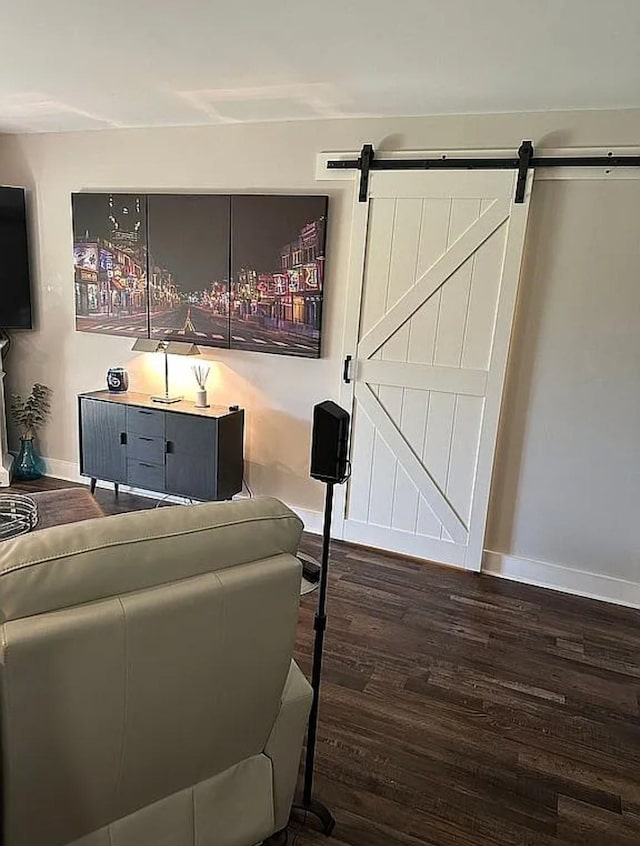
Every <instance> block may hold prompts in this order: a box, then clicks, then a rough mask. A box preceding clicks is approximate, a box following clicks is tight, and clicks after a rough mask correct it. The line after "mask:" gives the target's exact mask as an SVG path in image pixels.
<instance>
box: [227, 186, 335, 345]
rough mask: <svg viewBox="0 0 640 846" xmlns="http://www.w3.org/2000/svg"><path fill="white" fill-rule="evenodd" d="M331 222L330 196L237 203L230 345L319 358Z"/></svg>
mask: <svg viewBox="0 0 640 846" xmlns="http://www.w3.org/2000/svg"><path fill="white" fill-rule="evenodd" d="M326 221H327V198H326V197H309V196H307V197H305V196H300V197H292V196H288V197H277V196H244V197H243V196H235V197H233V198H232V205H231V232H232V250H231V264H232V277H231V302H230V317H231V346H232V347H235V348H240V349H249V350H257V351H261V352H275V353H281V354H286V355H302V356H308V357H311V358H315V357H318V356H319V355H320V327H321V320H322V296H323V289H324V263H325V239H326Z"/></svg>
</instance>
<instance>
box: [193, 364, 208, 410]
mask: <svg viewBox="0 0 640 846" xmlns="http://www.w3.org/2000/svg"><path fill="white" fill-rule="evenodd" d="M191 369H192V370H193V375H194V376H195V377H196V382H197V383H198V390H197V391H196V408H209V403H208V402H207V379H208V378H209V370H210V369H211V368H210V367H209V365H208V364H194V365H193V366H192V367H191Z"/></svg>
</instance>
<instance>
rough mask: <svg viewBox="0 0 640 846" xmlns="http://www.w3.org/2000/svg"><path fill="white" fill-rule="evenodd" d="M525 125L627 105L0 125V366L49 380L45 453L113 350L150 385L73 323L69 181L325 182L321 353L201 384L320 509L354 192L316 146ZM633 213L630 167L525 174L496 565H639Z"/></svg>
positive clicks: (16, 385)
mask: <svg viewBox="0 0 640 846" xmlns="http://www.w3.org/2000/svg"><path fill="white" fill-rule="evenodd" d="M522 138H533V140H534V142H535V143H536V145H537V147H538V148H542V147H544V146H546V147H559V146H591V145H593V146H599V145H605V146H607V145H611V146H616V145H633V144H637V143H638V139H640V112H638V111H620V112H570V113H553V112H551V113H535V114H528V115H527V114H510V115H493V116H459V117H439V118H404V119H384V120H383V119H379V120H378V119H376V120H371V119H366V120H334V121H319V122H315V121H314V122H303V123H282V124H259V125H228V126H221V127H212V128H184V129H180V128H176V129H149V130H121V131H108V132H82V133H67V134H52V135H30V136H4V137H3V138H0V179H1V181H2V182H3V183H4V184H20V185H26V186H27V187H28V188H30V189H32V191H33V195H32V200H33V203H32V211H33V222H34V233H35V244H34V255H35V268H34V271H35V273H34V275H35V280H36V281H35V285H36V320H37V327H38V328H37V330H36V331H35V332H31V333H22V334H19V335H18V334H16V337H15V341H14V350H13V352H12V353H11V358H10V360H9V362H8V365H7V369H8V371H9V376H8V379H9V387H10V389H20V390H27V389H28V388H29V387H30V386H31V384H32V383H33V381H35V380H40V381H43V382H46V383H47V384H49V385H51V387H52V388H53V389H54V392H55V395H54V406H53V419H52V421H51V423H50V425H49V426H48V428H47V430H46V431H45V433H44V434H43V437H42V451H43V453H44V454H45V455H46V456H48V457H49V458H51V459H54V460H55V462H73V463H75V462H76V461H77V448H78V447H77V423H76V400H75V398H76V395H77V393H78V392H80V391H84V390H90V389H96V388H100V387H102V386H103V384H104V375H105V372H106V370H107V368H108V367H109V366H110V365H113V364H122V365H124V366H126V367H127V368H128V369H129V371H130V374H131V376H132V383H133V384H132V387H133V389H136V390H141V391H151V390H152V389H154V388H157V386H158V385H159V380H160V373H159V371H157V369H156V370H154V368H156V363H154V357H153V356H144V355H143V356H137V355H135V354H133V353H131V351H130V349H129V346H130V341H127V340H125V339H118V338H110V337H107V336H101V335H90V334H83V333H78V332H75V331H74V296H73V271H72V264H71V252H70V245H71V213H70V200H69V195H70V193H71V192H72V191H78V190H82V189H95V190H107V189H114V190H123V191H124V190H139V191H158V190H168V191H185V192H188V191H267V192H268V191H277V192H282V193H287V192H296V191H298V192H305V191H310V192H318V193H329V194H330V195H331V206H330V212H329V214H330V229H329V245H328V252H329V261H328V278H327V300H326V303H327V308H326V312H325V328H326V332H325V347H324V351H325V355H324V357H323V358H322V359H321V360H319V361H310V360H306V359H292V358H285V357H279V356H277V357H274V356H269V355H259V354H252V353H239V352H231V351H222V350H213V351H211V353H210V357H211V359H212V360H213V361H214V362H216V364H215V367H214V371H215V372H214V374H213V376H214V378H215V386H214V391H213V400H214V401H216V402H220V403H224V404H227V403H235V402H237V403H240V404H241V405H243V406H245V407H246V409H247V424H248V437H247V459H248V471H249V472H248V476H249V482H250V484H251V485H252V486H253V487H254V489H255V490H256V491H257V492H259V493H268V494H274V495H276V496H279V497H281V498H282V499H284V500H285V501H287V502H288V503H289V504H291V505H293V506H296V507H298V508H301V509H306V510H310V511H318V510H320V508H321V502H322V487H321V486H320V485H319V484H318V483H316V482H313V481H311V480H310V479H309V478H308V474H307V471H308V452H309V435H310V425H309V419H310V413H311V409H312V406H313V405H314V403H315V402H317V401H319V400H321V399H324V398H326V397H331V396H334V397H335V396H337V391H338V386H339V379H340V372H341V331H342V317H343V310H344V296H345V278H346V266H347V259H348V250H349V231H350V207H351V196H350V188H349V187H348V186H346V185H345V183H342V182H336V183H332V182H316V181H315V179H314V168H315V157H316V154H317V153H318V152H320V151H327V150H330V151H337V150H358V149H359V148H360V147H361V145H362V144H363V143H364V142H367V141H371V142H373V143H374V144H375V146H376V148H377V149H452V148H467V149H469V148H516V147H517V146H518V144H519V143H520V141H521V139H522ZM638 220H640V181H628V182H626V181H624V182H607V183H601V182H595V181H588V182H586V181H585V182H572V183H560V182H547V183H538V184H537V185H536V186H535V189H534V200H533V205H532V212H531V224H530V232H529V237H528V245H527V258H526V269H525V276H524V279H523V285H522V296H521V301H520V309H519V318H518V325H517V329H516V335H515V339H514V345H513V353H512V358H511V364H510V371H509V384H508V391H507V397H506V404H505V411H504V415H503V425H502V430H501V438H500V446H499V451H498V459H497V467H496V476H495V482H494V486H493V494H492V507H491V516H490V525H489V532H488V539H487V547H488V548H489V549H491V550H493V551H495V552H497V553H499V555H497V556H492V557H491V560H490V562H489V564H490V567H491V568H492V569H493V570H498V571H501V572H503V573H509V572H511V571H513V572H515V571H518V573H519V574H520V575H522V572H523V565H522V561H521V559H523V560H524V561H525V563H527V562H530V561H531V560H532V559H533V560H537V561H541V562H547V563H549V564H551V565H561V566H563V567H565V568H568V570H567V572H568V573H570V574H573V571H574V570H578V571H588V572H591V573H595V574H600V576H603V577H606V578H605V579H604V580H603V579H600V580H599V581H597V584H598V585H599V586H600V587H599V588H598V590H600V592H601V593H602V594H603V595H604V594H606V595H613V593H615V590H614V589H619V590H620V591H621V592H622V593H624V592H625V590H626V587H627V582H631V583H634V584H640V558H639V546H640V545H639V542H638V531H637V528H636V525H635V523H636V521H637V519H638V510H639V507H640V487H639V478H640V472H639V471H640V452H639V446H638V445H639V443H640V377H639V373H638V370H639V368H638V361H639V360H640V355H639V354H640V346H639V338H640V333H639V332H638V331H637V326H638V320H639V318H640V284H639V280H638V276H639V274H640V253H639V248H638V244H639V243H640V239H639V238H638V235H637V233H638ZM157 358H159V357H157ZM158 364H159V362H158ZM188 366H189V364H188V362H186V361H185V362H182V361H180V360H178V359H176V363H175V365H174V367H175V368H176V369H179V368H182V371H181V375H182V378H183V383H184V384H182V385H181V386H180V387H181V390H184V391H185V392H186V393H187V394H189V393H191V394H192V393H193V382H192V379H191V376H190V373H189V372H188ZM54 466H67V465H57V464H54ZM504 556H507V557H504ZM510 568H511V570H510ZM524 569H525V570H526V567H524ZM552 572H558V573H559V572H560V571H552ZM524 575H525V577H527V578H532V579H534V578H536V576H531V575H528V573H524ZM565 575H566V574H565ZM579 577H580V574H579V573H578V576H577V578H579ZM541 578H542V577H541ZM545 578H546V580H547V581H553V579H552V577H551V576H549V577H545ZM567 578H569V577H567ZM572 578H573V575H571V576H570V580H571V579H572ZM598 578H599V577H598ZM611 579H619V580H625V581H624V582H620V583H619V584H618V583H617V582H616V583H615V584H614V583H613V582H611ZM572 584H573V583H572ZM621 586H622V587H621ZM578 589H580V588H579V587H578ZM598 590H596V589H592V590H590V592H591V593H594V592H596V593H597V592H598ZM612 592H613V593H612ZM638 601H640V587H639V589H638Z"/></svg>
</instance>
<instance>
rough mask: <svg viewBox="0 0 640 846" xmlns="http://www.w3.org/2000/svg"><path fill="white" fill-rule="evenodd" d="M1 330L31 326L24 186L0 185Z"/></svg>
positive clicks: (28, 327) (29, 327)
mask: <svg viewBox="0 0 640 846" xmlns="http://www.w3.org/2000/svg"><path fill="white" fill-rule="evenodd" d="M0 256H2V260H1V261H0V329H31V281H30V275H29V244H28V238H27V213H26V206H25V192H24V188H3V187H0Z"/></svg>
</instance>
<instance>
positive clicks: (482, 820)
mask: <svg viewBox="0 0 640 846" xmlns="http://www.w3.org/2000/svg"><path fill="white" fill-rule="evenodd" d="M44 481H45V484H46V486H47V487H50V486H52V485H56V484H58V483H56V482H55V481H52V480H44ZM45 484H43V483H40V484H39V485H38V487H40V488H42V487H44V486H45ZM59 484H60V485H61V486H68V483H59ZM22 487H24V486H22ZM98 498H99V500H100V503H101V505H102V506H103V508H104V509H105V511H107V512H109V513H112V512H115V511H126V510H132V509H138V508H144V507H149V506H151V507H153V506H154V505H155V501H153V500H147V499H144V498H142V497H131V496H130V495H127V494H121V495H120V498H119V499H118V500H115V499H114V497H113V494H112V493H111V492H109V491H103V490H99V491H98ZM303 546H304V548H305V550H307V551H310V552H314V551H317V550H318V548H319V539H318V538H316V537H314V536H311V535H306V536H305V537H304V541H303ZM314 603H315V595H314V594H311V595H310V596H308V597H306V598H304V599H303V600H302V606H301V612H300V627H299V632H298V642H297V648H296V657H297V659H298V661H299V663H300V665H301V666H302V668H303V669H304V670H305V671H306V672H309V669H310V660H309V659H310V651H311V644H312V621H313V611H314ZM639 697H640V611H634V610H630V609H625V608H621V607H617V606H614V605H609V604H606V603H602V602H595V601H592V600H588V599H581V598H578V597H570V596H566V595H562V594H559V593H554V592H552V591H547V590H543V589H540V588H534V587H528V586H525V585H517V584H514V583H510V582H505V581H500V580H498V579H495V578H491V577H488V576H487V577H485V576H477V575H471V574H468V573H463V572H459V571H456V570H452V569H447V568H443V567H437V566H434V565H429V564H418V563H416V562H412V561H406V560H402V559H399V558H395V557H392V556H389V555H385V554H383V553H379V552H372V551H368V550H364V549H359V548H357V547H354V546H350V545H348V544H345V543H338V542H336V543H335V544H334V545H333V552H332V565H331V579H330V592H329V628H328V631H327V638H326V652H325V665H324V686H323V694H322V701H321V709H320V726H319V747H318V758H317V765H318V766H317V776H316V794H317V795H318V797H319V798H321V799H322V800H323V801H325V802H326V803H327V804H328V805H330V807H331V808H332V809H333V810H334V813H335V816H336V818H337V821H338V825H337V828H336V832H335V838H334V839H333V841H327V840H326V838H324V837H323V836H321V835H318V834H314V833H313V831H311V830H310V829H309V828H306V829H302V830H300V829H299V828H298V827H297V826H294V827H293V828H292V831H291V833H290V841H289V842H290V844H292V843H293V842H294V841H295V846H311V844H321V843H326V842H329V843H331V842H333V843H335V844H336V846H338V845H339V844H342V845H343V846H393V844H403V846H417V845H418V844H428V845H429V846H560V844H583V846H596V845H597V846H600V845H601V844H602V846H639V844H640V707H639Z"/></svg>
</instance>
